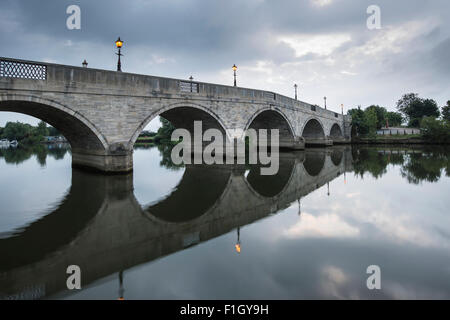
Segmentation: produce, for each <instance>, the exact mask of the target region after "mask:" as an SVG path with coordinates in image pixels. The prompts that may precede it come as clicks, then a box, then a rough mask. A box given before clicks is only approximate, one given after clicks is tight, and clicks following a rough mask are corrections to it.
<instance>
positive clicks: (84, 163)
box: [72, 150, 133, 174]
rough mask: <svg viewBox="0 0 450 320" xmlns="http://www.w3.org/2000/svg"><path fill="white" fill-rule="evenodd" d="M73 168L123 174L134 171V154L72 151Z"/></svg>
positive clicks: (130, 152) (129, 152)
mask: <svg viewBox="0 0 450 320" xmlns="http://www.w3.org/2000/svg"><path fill="white" fill-rule="evenodd" d="M72 168H80V169H85V170H89V171H98V172H103V173H110V174H122V173H128V172H131V171H133V152H132V151H128V152H124V153H122V154H93V153H86V152H80V151H79V150H72Z"/></svg>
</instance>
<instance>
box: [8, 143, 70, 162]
mask: <svg viewBox="0 0 450 320" xmlns="http://www.w3.org/2000/svg"><path fill="white" fill-rule="evenodd" d="M67 153H70V145H69V144H66V143H61V144H57V145H44V144H36V145H32V146H22V145H20V146H19V147H17V148H7V149H0V159H1V158H4V160H5V162H6V163H8V164H15V165H18V164H21V163H23V162H24V161H26V160H28V159H30V158H31V157H32V156H33V155H35V156H36V160H37V162H38V163H39V164H40V165H41V166H45V165H46V160H47V156H51V157H53V158H54V159H55V160H61V159H63V158H64V156H65V155H66V154H67Z"/></svg>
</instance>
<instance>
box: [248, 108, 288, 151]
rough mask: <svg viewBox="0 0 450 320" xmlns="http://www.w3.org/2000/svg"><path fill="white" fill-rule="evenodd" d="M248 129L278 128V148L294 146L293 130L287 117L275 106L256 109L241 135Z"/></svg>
mask: <svg viewBox="0 0 450 320" xmlns="http://www.w3.org/2000/svg"><path fill="white" fill-rule="evenodd" d="M248 129H256V130H258V129H278V130H279V134H280V136H279V137H280V148H294V147H295V130H294V128H293V126H292V124H291V122H290V121H289V119H288V117H287V116H286V115H285V114H284V113H283V112H282V111H281V110H279V109H277V108H264V109H261V110H258V111H257V112H256V113H255V114H253V116H252V117H251V118H250V119H249V120H248V122H247V124H246V125H245V129H244V133H243V135H244V134H245V132H246V131H247V130H248ZM242 138H243V137H242Z"/></svg>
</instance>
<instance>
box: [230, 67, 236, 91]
mask: <svg viewBox="0 0 450 320" xmlns="http://www.w3.org/2000/svg"><path fill="white" fill-rule="evenodd" d="M231 69H233V72H234V86H235V87H236V70H237V67H236V65H235V64H233V67H231Z"/></svg>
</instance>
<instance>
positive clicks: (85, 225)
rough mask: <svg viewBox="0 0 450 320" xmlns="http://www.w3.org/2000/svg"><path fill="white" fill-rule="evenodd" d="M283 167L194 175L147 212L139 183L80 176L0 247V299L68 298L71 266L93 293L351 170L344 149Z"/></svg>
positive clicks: (189, 172)
mask: <svg viewBox="0 0 450 320" xmlns="http://www.w3.org/2000/svg"><path fill="white" fill-rule="evenodd" d="M280 157H281V158H280V170H279V172H278V174H277V175H274V176H261V175H259V172H260V170H259V167H258V166H199V165H192V166H187V167H186V170H185V172H184V174H183V177H182V179H181V181H180V182H179V184H178V186H177V187H176V188H175V189H174V190H173V191H172V193H170V194H169V195H168V196H167V197H165V198H164V199H162V200H160V201H158V202H157V203H153V204H150V205H148V206H146V207H144V208H142V206H141V205H140V204H139V203H138V201H137V200H136V198H135V196H134V193H133V176H132V175H122V176H104V175H92V174H88V173H85V172H81V171H78V170H73V171H72V185H71V188H70V191H69V192H68V194H67V195H66V197H65V198H64V199H63V200H62V201H61V203H60V204H59V206H58V208H56V209H55V210H54V211H53V212H51V213H49V214H47V215H45V216H44V217H43V218H41V219H40V220H38V221H35V222H33V223H31V224H30V225H29V226H27V227H26V228H24V229H23V230H20V231H18V232H17V233H16V234H13V235H11V236H10V237H8V238H4V239H0V257H2V259H1V262H0V295H1V296H0V298H30V297H31V298H42V297H45V296H49V295H52V294H55V293H58V292H63V291H66V290H67V288H66V280H67V277H68V275H67V274H66V269H67V266H69V265H72V264H75V265H78V266H80V268H81V270H82V286H86V285H88V284H90V283H92V282H94V281H96V280H98V279H100V278H103V277H106V276H108V275H111V274H114V273H120V272H121V271H123V270H126V269H128V268H131V267H133V266H136V265H139V264H142V263H145V262H149V261H152V260H155V259H157V258H160V257H163V256H165V255H168V254H171V253H174V252H177V251H180V250H183V249H185V248H187V247H190V246H193V245H196V244H198V243H200V242H203V241H207V240H209V239H212V238H215V237H218V236H220V235H223V234H225V233H228V232H230V231H232V230H234V229H236V228H239V227H241V226H244V225H247V224H250V223H252V222H255V221H257V220H260V219H263V218H265V217H268V216H269V215H271V214H275V213H277V212H279V211H281V210H283V209H285V208H288V207H289V206H290V205H291V204H292V203H293V202H297V201H299V200H300V199H301V198H302V197H305V196H306V195H308V194H309V193H311V192H312V191H314V190H316V189H318V188H320V187H321V186H323V185H324V184H326V183H327V182H329V181H331V180H333V179H335V178H337V177H338V176H340V175H341V174H343V173H344V172H345V171H351V170H352V153H351V149H350V147H345V146H342V147H333V148H328V149H311V150H307V151H299V152H295V153H285V154H281V155H280Z"/></svg>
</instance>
